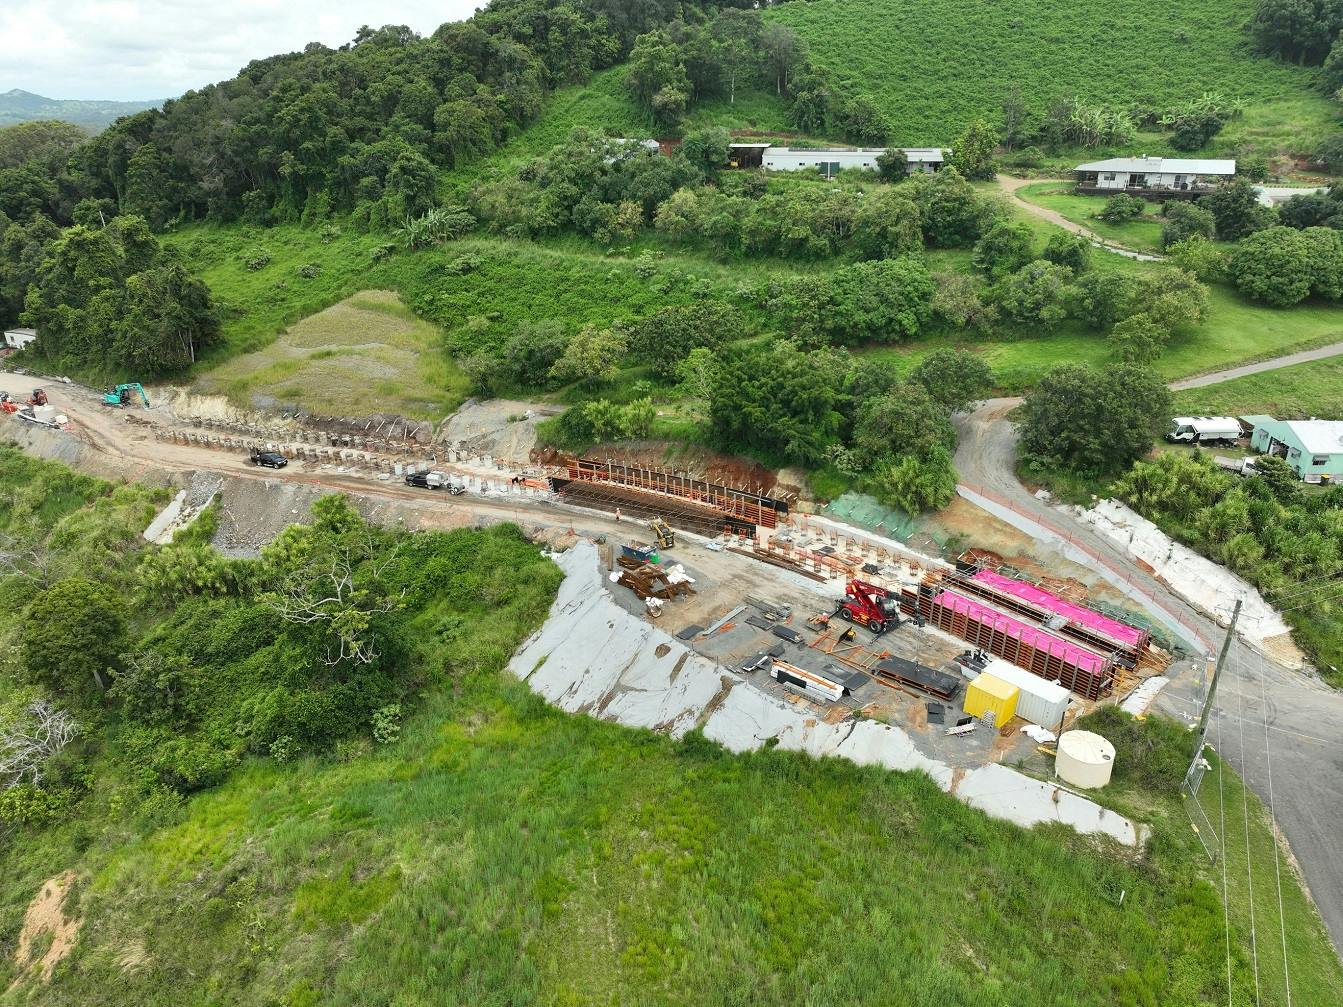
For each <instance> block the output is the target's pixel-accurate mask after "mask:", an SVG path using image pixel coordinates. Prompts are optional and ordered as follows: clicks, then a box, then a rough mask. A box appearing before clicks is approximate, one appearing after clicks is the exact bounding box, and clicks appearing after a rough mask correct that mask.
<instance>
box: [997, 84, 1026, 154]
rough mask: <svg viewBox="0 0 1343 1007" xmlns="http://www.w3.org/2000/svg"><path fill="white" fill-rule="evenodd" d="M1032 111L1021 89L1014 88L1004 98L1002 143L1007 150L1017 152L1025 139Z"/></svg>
mask: <svg viewBox="0 0 1343 1007" xmlns="http://www.w3.org/2000/svg"><path fill="white" fill-rule="evenodd" d="M1029 115H1030V110H1029V109H1027V107H1026V102H1025V99H1023V98H1022V96H1021V88H1019V87H1016V86H1015V85H1014V86H1013V87H1012V90H1010V91H1008V92H1007V96H1006V97H1005V98H1003V128H1002V133H1001V136H1002V141H1003V147H1004V149H1006V150H1015V149H1016V148H1017V146H1018V145H1019V144H1020V143H1021V142H1022V141H1023V140H1024V139H1025V129H1026V120H1027V118H1028V117H1029Z"/></svg>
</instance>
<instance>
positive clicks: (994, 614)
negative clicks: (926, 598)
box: [933, 591, 1106, 676]
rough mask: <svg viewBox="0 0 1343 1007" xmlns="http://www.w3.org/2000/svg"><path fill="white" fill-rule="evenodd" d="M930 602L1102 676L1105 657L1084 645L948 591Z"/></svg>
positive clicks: (1090, 672)
mask: <svg viewBox="0 0 1343 1007" xmlns="http://www.w3.org/2000/svg"><path fill="white" fill-rule="evenodd" d="M933 603H934V604H935V605H941V606H943V607H944V608H949V609H951V610H952V611H953V612H958V613H960V614H961V615H964V616H965V617H966V618H968V619H973V620H975V621H976V622H978V623H980V624H981V625H984V626H988V627H989V628H990V629H993V630H997V631H998V632H999V633H1002V634H1003V635H1004V636H1006V637H1009V638H1010V639H1013V640H1020V641H1021V642H1022V643H1025V644H1029V645H1030V646H1032V647H1034V648H1035V649H1036V650H1038V651H1041V652H1043V653H1045V654H1050V655H1052V656H1053V657H1057V658H1059V659H1060V660H1063V661H1066V662H1068V663H1069V664H1071V665H1073V667H1075V668H1077V669H1078V670H1079V671H1083V672H1086V673H1087V674H1088V675H1095V676H1102V675H1104V674H1105V670H1106V660H1105V658H1103V657H1101V656H1100V655H1099V654H1093V653H1092V652H1091V651H1089V650H1087V649H1086V648H1085V647H1082V646H1080V645H1078V644H1075V643H1069V642H1068V641H1067V640H1060V639H1059V638H1058V637H1057V636H1054V635H1053V634H1051V633H1047V632H1045V631H1044V630H1043V629H1040V628H1038V627H1036V626H1030V625H1028V624H1026V623H1024V622H1020V621H1018V620H1016V619H1013V618H1012V617H1011V616H1010V615H1003V613H1001V612H999V611H998V610H997V609H994V608H989V607H988V606H987V605H981V604H980V603H979V602H977V601H973V600H971V599H970V598H966V597H964V596H963V595H959V594H955V593H953V592H951V591H942V592H941V593H940V594H938V596H937V597H936V598H935V599H934V601H933Z"/></svg>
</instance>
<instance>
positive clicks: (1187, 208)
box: [1161, 202, 1217, 249]
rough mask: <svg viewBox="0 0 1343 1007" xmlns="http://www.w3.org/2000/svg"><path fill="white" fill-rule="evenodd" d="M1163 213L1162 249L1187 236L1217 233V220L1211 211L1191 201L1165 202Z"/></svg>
mask: <svg viewBox="0 0 1343 1007" xmlns="http://www.w3.org/2000/svg"><path fill="white" fill-rule="evenodd" d="M1165 215H1166V220H1165V223H1163V224H1162V225H1161V247H1162V248H1163V249H1167V248H1170V246H1171V245H1175V244H1178V243H1179V242H1181V241H1186V240H1188V239H1189V238H1195V237H1197V238H1212V237H1214V236H1215V235H1216V234H1217V220H1216V218H1215V217H1213V215H1212V212H1211V211H1210V210H1207V209H1204V208H1203V207H1201V206H1195V205H1194V204H1193V203H1174V202H1172V203H1167V204H1166V210H1165Z"/></svg>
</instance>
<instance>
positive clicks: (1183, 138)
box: [1168, 109, 1226, 150]
mask: <svg viewBox="0 0 1343 1007" xmlns="http://www.w3.org/2000/svg"><path fill="white" fill-rule="evenodd" d="M1168 125H1169V126H1170V129H1171V137H1170V145H1171V146H1172V147H1174V148H1175V149H1176V150H1202V149H1203V148H1204V147H1206V146H1207V145H1208V141H1209V140H1211V139H1212V138H1213V137H1214V136H1216V135H1217V134H1218V133H1220V132H1221V131H1222V127H1223V126H1225V125H1226V120H1225V119H1223V118H1222V117H1221V116H1220V115H1218V114H1217V113H1216V112H1214V111H1212V110H1210V109H1196V110H1195V109H1190V110H1187V111H1183V112H1181V113H1179V114H1177V115H1174V116H1172V117H1171V119H1170V121H1169V123H1168Z"/></svg>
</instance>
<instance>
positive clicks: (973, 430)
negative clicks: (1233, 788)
mask: <svg viewBox="0 0 1343 1007" xmlns="http://www.w3.org/2000/svg"><path fill="white" fill-rule="evenodd" d="M1333 350H1334V353H1343V344H1341V345H1340V346H1338V347H1335V348H1333ZM1310 352H1313V353H1323V351H1310ZM1325 355H1329V354H1325ZM1287 359H1290V358H1287ZM1311 359H1318V357H1315V358H1311ZM1274 365H1278V366H1286V365H1285V364H1282V363H1280V362H1279V361H1266V362H1265V363H1263V364H1256V365H1251V366H1252V367H1254V368H1256V369H1258V370H1269V369H1271V368H1272V367H1273V366H1274ZM1241 370H1243V369H1242V368H1236V369H1235V370H1234V371H1227V372H1223V378H1222V380H1225V379H1226V377H1227V376H1237V375H1238V372H1240V371H1241ZM1206 377H1207V378H1208V379H1213V378H1215V376H1214V375H1207V376H1206ZM1205 383H1208V384H1211V383H1212V380H1208V381H1206V382H1205ZM1019 402H1020V400H1019V399H993V400H990V401H988V402H985V403H984V404H983V405H981V406H980V408H979V409H977V410H975V412H973V413H971V414H969V415H967V416H962V417H958V420H957V427H958V432H959V434H960V444H959V446H958V448H957V450H956V468H957V470H958V471H959V473H960V476H961V479H962V482H963V485H964V488H965V489H968V490H970V491H971V492H976V493H983V492H984V491H987V494H986V495H988V496H990V497H996V498H999V499H1000V500H1001V501H1006V502H1007V503H1008V504H1009V505H1010V508H1011V511H1012V514H1013V517H1014V518H1015V520H1014V523H1015V524H1017V526H1018V527H1019V528H1021V529H1022V530H1023V531H1025V532H1027V533H1028V534H1032V535H1034V536H1035V537H1038V538H1044V539H1052V537H1053V536H1051V534H1050V533H1049V531H1048V529H1049V528H1053V529H1065V530H1066V533H1067V535H1068V538H1069V539H1070V540H1071V541H1072V542H1074V543H1075V544H1076V545H1077V546H1078V547H1080V548H1082V549H1084V550H1086V551H1087V552H1089V553H1090V554H1091V555H1092V556H1093V557H1096V558H1097V559H1096V560H1095V562H1094V563H1093V564H1092V565H1093V566H1094V568H1095V569H1096V570H1097V572H1099V573H1101V574H1102V575H1103V576H1105V578H1106V579H1107V580H1110V581H1111V582H1112V583H1114V584H1115V585H1116V586H1117V587H1120V588H1121V589H1123V588H1124V587H1125V586H1126V585H1128V586H1131V587H1134V588H1137V589H1138V590H1139V591H1140V592H1142V593H1143V594H1144V595H1145V596H1146V597H1147V599H1148V601H1147V602H1145V606H1146V607H1147V609H1148V610H1149V611H1150V612H1152V614H1153V615H1155V616H1157V617H1158V618H1161V617H1162V615H1161V610H1162V609H1164V610H1165V612H1166V613H1167V614H1170V613H1174V614H1176V615H1178V616H1179V617H1180V618H1181V620H1182V621H1183V622H1184V623H1186V624H1187V625H1188V626H1189V627H1190V630H1189V632H1190V634H1191V635H1193V636H1196V637H1198V638H1200V642H1201V643H1202V644H1203V649H1211V648H1210V647H1208V646H1207V645H1208V643H1209V642H1211V643H1213V645H1214V646H1215V645H1217V644H1219V643H1220V641H1221V640H1222V638H1223V636H1224V635H1225V634H1224V631H1223V630H1222V629H1221V627H1219V626H1218V625H1217V624H1216V623H1215V621H1214V620H1212V619H1210V618H1208V617H1206V616H1204V615H1202V614H1201V613H1199V612H1198V611H1196V610H1195V609H1193V608H1192V607H1191V606H1190V605H1188V604H1187V603H1186V602H1185V601H1184V600H1183V599H1182V598H1181V597H1180V596H1179V595H1177V594H1176V593H1175V592H1174V591H1172V590H1171V589H1170V588H1168V587H1167V586H1166V585H1165V584H1163V583H1162V582H1160V581H1158V580H1157V579H1156V578H1155V577H1153V576H1151V575H1150V574H1147V573H1146V572H1144V571H1143V570H1141V569H1140V568H1138V567H1137V565H1136V564H1135V563H1134V562H1133V560H1132V559H1131V557H1129V555H1128V553H1127V552H1126V551H1125V550H1123V549H1121V548H1120V547H1118V546H1117V545H1116V544H1115V543H1113V542H1112V541H1111V540H1110V539H1108V538H1105V537H1103V536H1101V535H1099V534H1097V533H1096V532H1094V531H1093V530H1092V529H1091V528H1090V527H1089V526H1087V525H1083V524H1081V523H1080V522H1077V521H1074V520H1073V519H1072V518H1071V517H1069V516H1068V515H1067V514H1066V513H1064V512H1062V511H1059V510H1056V509H1055V508H1053V507H1051V506H1049V505H1048V504H1046V503H1045V502H1043V501H1041V500H1038V499H1037V498H1036V497H1035V496H1033V495H1032V494H1031V493H1030V492H1028V491H1027V490H1026V488H1025V487H1024V486H1022V485H1021V483H1020V482H1019V481H1018V480H1017V478H1016V472H1015V469H1016V434H1015V432H1014V430H1013V428H1012V424H1011V422H1010V421H1009V420H1008V419H1007V413H1008V412H1009V411H1010V410H1011V409H1012V408H1013V407H1014V406H1016V405H1017V404H1018V403H1019ZM1042 525H1043V526H1045V527H1042ZM1233 602H1234V599H1228V600H1227V607H1228V609H1229V608H1230V606H1231V605H1232V604H1233ZM1162 621H1163V622H1168V621H1169V620H1168V619H1165V618H1163V619H1162ZM1261 675H1262V676H1263V687H1262V690H1261V684H1260V676H1261ZM1261 691H1262V692H1264V693H1266V695H1267V701H1265V700H1264V698H1262V696H1261ZM1195 693H1196V686H1195V683H1193V682H1192V681H1177V682H1175V683H1173V684H1172V686H1171V687H1170V688H1168V689H1167V690H1166V693H1164V694H1163V696H1162V700H1161V706H1162V707H1163V708H1164V709H1165V710H1166V711H1167V712H1169V713H1173V714H1176V715H1179V716H1189V715H1192V714H1194V713H1195V711H1196V709H1197V706H1196V698H1197V697H1196V695H1195ZM1218 704H1219V706H1220V707H1221V709H1222V710H1223V711H1226V713H1227V714H1230V715H1231V716H1232V717H1233V718H1234V717H1240V716H1241V715H1242V714H1243V718H1244V727H1245V731H1244V734H1245V756H1244V758H1241V755H1240V750H1239V744H1238V741H1239V734H1240V732H1239V730H1238V728H1239V727H1240V721H1239V720H1237V719H1228V718H1227V716H1226V715H1224V718H1223V729H1224V730H1225V731H1226V732H1228V733H1227V738H1228V743H1227V744H1224V745H1223V750H1224V752H1225V754H1226V756H1227V758H1228V760H1229V761H1230V762H1231V764H1232V765H1233V766H1235V767H1236V769H1237V771H1238V772H1240V773H1241V775H1242V776H1244V777H1245V779H1246V780H1247V781H1248V782H1249V784H1250V785H1251V787H1253V789H1254V790H1255V792H1256V793H1258V794H1259V796H1260V797H1261V798H1263V799H1264V800H1265V801H1267V800H1268V792H1269V778H1268V773H1267V768H1268V756H1267V755H1266V753H1269V752H1271V758H1272V769H1273V778H1272V785H1273V799H1274V810H1275V813H1276V817H1277V821H1278V825H1279V827H1280V828H1281V830H1282V832H1283V834H1284V835H1285V836H1286V837H1287V840H1288V843H1289V844H1290V846H1291V849H1292V853H1293V854H1294V855H1295V857H1296V860H1297V862H1298V864H1299V865H1300V868H1301V873H1302V875H1303V876H1304V878H1305V881H1306V884H1307V886H1308V887H1309V889H1310V891H1311V894H1312V895H1313V896H1314V898H1315V900H1316V902H1317V903H1318V905H1319V907H1320V914H1321V916H1322V917H1323V918H1324V922H1325V925H1326V926H1327V927H1328V929H1329V933H1330V936H1331V937H1332V938H1333V942H1334V948H1335V950H1336V951H1337V950H1338V949H1339V948H1343V693H1339V692H1337V691H1335V690H1333V689H1330V688H1329V687H1328V686H1326V685H1324V684H1323V683H1322V682H1320V680H1319V679H1318V678H1316V677H1315V676H1313V675H1308V674H1303V673H1300V672H1293V671H1289V670H1288V669H1286V668H1282V667H1280V666H1279V665H1276V664H1274V663H1272V662H1271V661H1268V660H1265V659H1263V658H1262V657H1260V656H1259V655H1258V654H1256V653H1254V652H1252V651H1250V649H1249V648H1248V647H1244V646H1236V647H1234V648H1233V652H1232V655H1231V658H1230V660H1229V661H1228V673H1227V675H1226V677H1225V678H1224V679H1223V681H1222V684H1221V686H1219V691H1218ZM1265 724H1267V737H1268V744H1267V746H1266V744H1265V737H1266V733H1265ZM1233 728H1235V729H1236V730H1235V731H1234V733H1231V732H1232V729H1233ZM1232 741H1235V742H1236V743H1235V744H1231V743H1230V742H1232Z"/></svg>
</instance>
